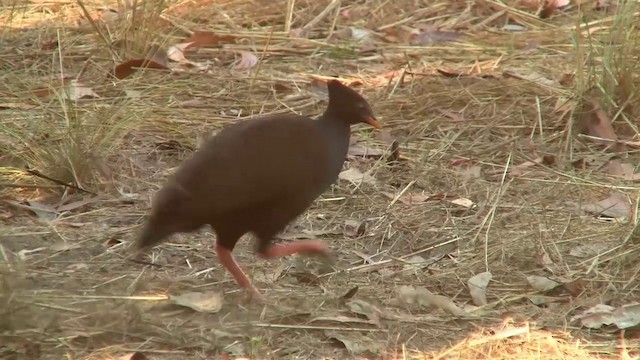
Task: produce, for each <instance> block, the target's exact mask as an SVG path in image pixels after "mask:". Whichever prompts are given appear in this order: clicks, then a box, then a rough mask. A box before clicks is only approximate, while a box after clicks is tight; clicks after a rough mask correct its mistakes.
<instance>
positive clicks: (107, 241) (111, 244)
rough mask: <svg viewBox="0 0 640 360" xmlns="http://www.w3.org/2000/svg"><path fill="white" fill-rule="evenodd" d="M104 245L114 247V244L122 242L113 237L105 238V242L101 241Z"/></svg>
mask: <svg viewBox="0 0 640 360" xmlns="http://www.w3.org/2000/svg"><path fill="white" fill-rule="evenodd" d="M102 244H103V245H104V246H105V247H108V248H110V247H114V246H116V245H120V244H122V241H120V240H118V239H114V238H109V239H107V240H106V241H105V242H103V243H102Z"/></svg>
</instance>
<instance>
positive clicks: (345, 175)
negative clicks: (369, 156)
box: [338, 166, 376, 186]
mask: <svg viewBox="0 0 640 360" xmlns="http://www.w3.org/2000/svg"><path fill="white" fill-rule="evenodd" d="M338 178H339V179H340V180H344V181H349V182H350V183H352V184H353V185H355V186H360V185H361V184H362V183H365V184H369V185H375V183H376V178H374V177H373V176H371V171H367V172H365V173H364V174H363V173H362V172H360V170H358V169H357V168H355V167H353V166H352V167H350V168H349V169H347V170H345V171H342V172H341V173H340V174H339V175H338Z"/></svg>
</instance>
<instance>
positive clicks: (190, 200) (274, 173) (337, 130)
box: [136, 80, 380, 293]
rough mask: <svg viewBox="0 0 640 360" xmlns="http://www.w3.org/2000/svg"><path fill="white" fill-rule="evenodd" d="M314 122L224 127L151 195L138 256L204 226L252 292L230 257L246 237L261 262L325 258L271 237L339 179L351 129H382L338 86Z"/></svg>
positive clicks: (322, 248) (277, 119) (310, 247)
mask: <svg viewBox="0 0 640 360" xmlns="http://www.w3.org/2000/svg"><path fill="white" fill-rule="evenodd" d="M327 87H328V90H329V105H328V107H327V109H326V110H325V112H324V113H323V114H322V116H320V117H319V118H318V119H316V120H313V119H310V118H307V117H304V116H299V115H295V114H287V115H270V116H263V117H257V118H253V119H249V120H246V121H243V122H239V123H236V124H233V125H231V126H228V127H227V128H225V129H223V130H222V131H220V132H219V133H218V134H217V135H216V136H214V137H212V138H211V139H209V140H208V142H207V143H205V144H204V145H203V146H202V148H201V149H200V150H199V151H197V152H196V153H194V154H193V156H192V157H191V158H189V159H188V160H186V161H185V162H184V163H183V164H182V165H181V166H180V167H179V168H178V170H177V172H176V173H175V175H174V176H173V177H172V178H171V179H170V180H169V181H168V183H167V184H166V185H165V186H164V187H163V188H162V189H161V190H160V191H159V192H158V193H157V194H156V196H155V198H154V200H153V204H152V210H151V216H150V218H149V219H148V221H147V223H146V224H145V225H144V228H143V230H142V233H141V235H140V236H139V238H138V239H137V241H136V248H137V249H139V250H143V249H145V248H148V247H152V246H154V245H156V244H158V243H160V242H161V241H163V240H165V239H166V238H167V237H168V236H169V235H171V234H173V233H177V232H191V231H195V230H197V229H199V228H200V227H202V226H203V225H206V224H209V225H211V227H212V228H213V230H214V231H215V233H216V236H217V245H216V253H217V256H218V259H219V260H220V262H221V263H222V265H223V266H224V267H225V268H226V269H227V270H228V271H229V272H230V273H231V275H233V277H234V278H235V280H236V282H237V283H238V284H239V285H240V286H242V287H244V288H249V289H252V290H254V292H256V293H257V290H255V289H254V288H253V287H252V286H251V283H250V281H249V279H248V278H247V277H246V275H245V274H244V272H243V271H242V270H241V269H240V266H238V264H237V263H236V261H235V260H234V258H233V256H232V254H231V252H232V251H233V248H234V247H235V245H236V243H237V241H238V240H239V239H240V237H242V236H243V235H244V234H246V233H248V232H251V233H253V234H254V235H255V236H256V238H257V240H258V246H257V252H258V254H260V255H261V256H262V257H265V258H270V257H276V256H286V255H291V254H294V253H298V252H315V253H325V252H327V251H328V248H327V246H326V245H325V244H324V243H323V242H320V241H312V240H307V241H297V242H292V243H289V244H287V245H285V244H279V245H275V244H272V239H273V237H274V236H275V235H276V234H278V233H279V232H280V231H282V230H283V229H284V228H285V227H286V226H287V224H288V223H289V222H290V221H292V220H293V219H295V218H296V217H297V216H298V215H300V214H302V213H303V212H304V211H305V210H306V209H307V208H308V207H309V206H310V205H311V204H312V203H313V201H314V200H315V199H316V198H317V197H318V196H319V195H320V194H322V193H323V192H324V191H325V190H327V188H328V187H329V186H330V185H331V184H332V183H333V182H335V181H336V179H337V177H338V174H339V172H340V170H341V169H342V164H343V162H344V160H345V158H346V154H347V150H348V147H349V137H350V133H351V131H350V126H351V125H353V124H357V123H369V124H371V125H372V126H374V127H376V128H379V127H380V125H379V124H378V123H377V121H376V119H375V117H374V115H373V112H372V110H371V108H370V107H369V104H367V102H366V100H365V99H364V98H362V96H360V95H359V94H358V93H357V92H355V91H354V90H352V89H350V88H349V87H347V86H345V85H343V84H342V83H340V82H339V81H337V80H331V81H329V82H328V84H327Z"/></svg>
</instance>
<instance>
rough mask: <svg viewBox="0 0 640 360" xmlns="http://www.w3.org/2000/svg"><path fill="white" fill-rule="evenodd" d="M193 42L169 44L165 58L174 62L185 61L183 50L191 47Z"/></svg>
mask: <svg viewBox="0 0 640 360" xmlns="http://www.w3.org/2000/svg"><path fill="white" fill-rule="evenodd" d="M193 44H194V43H193V42H187V43H180V44H176V45H172V46H170V47H169V48H168V49H167V58H169V60H171V61H175V62H181V61H186V60H187V59H186V58H185V57H184V51H185V50H187V49H188V48H189V47H191V46H192V45H193Z"/></svg>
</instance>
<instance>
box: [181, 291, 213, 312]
mask: <svg viewBox="0 0 640 360" xmlns="http://www.w3.org/2000/svg"><path fill="white" fill-rule="evenodd" d="M223 301H224V296H223V295H222V292H220V291H207V292H187V293H183V294H180V295H171V296H169V302H171V303H172V304H175V305H179V306H184V307H188V308H191V309H193V310H195V311H197V312H202V313H217V312H218V311H220V309H222V304H223Z"/></svg>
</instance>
